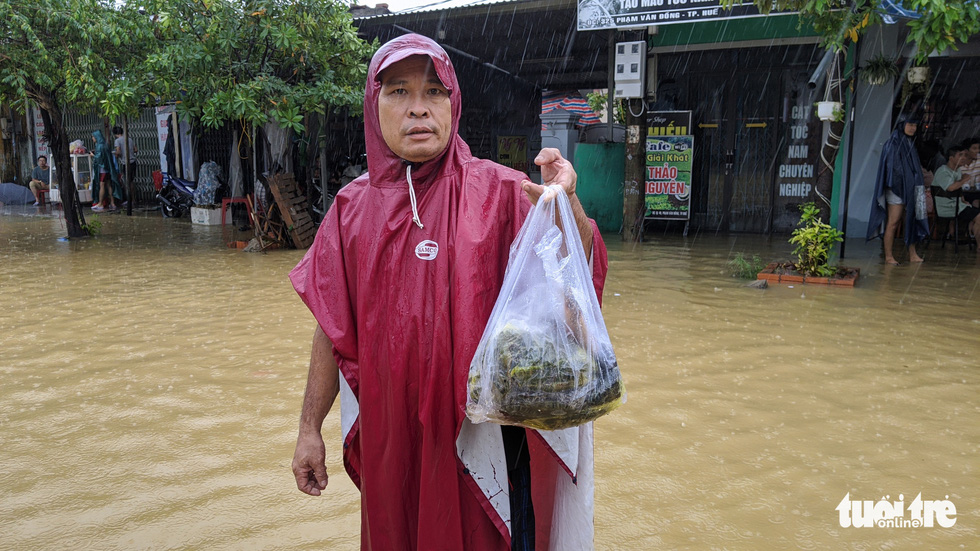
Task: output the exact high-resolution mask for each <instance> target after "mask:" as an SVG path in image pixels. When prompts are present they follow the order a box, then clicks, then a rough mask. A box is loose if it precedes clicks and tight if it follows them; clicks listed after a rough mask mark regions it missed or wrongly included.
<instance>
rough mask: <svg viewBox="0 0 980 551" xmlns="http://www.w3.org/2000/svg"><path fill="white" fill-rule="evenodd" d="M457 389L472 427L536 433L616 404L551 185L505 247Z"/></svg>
mask: <svg viewBox="0 0 980 551" xmlns="http://www.w3.org/2000/svg"><path fill="white" fill-rule="evenodd" d="M556 210H557V216H556ZM556 220H558V221H560V224H561V227H563V228H569V231H567V232H565V233H563V232H562V231H561V230H560V229H559V226H558V225H556ZM467 387H468V388H467V391H468V392H467V401H466V414H467V416H468V417H469V418H470V420H471V421H473V422H474V423H480V422H483V421H492V422H495V423H500V424H504V425H518V426H522V427H528V428H533V429H541V430H557V429H564V428H569V427H574V426H578V425H581V424H584V423H587V422H589V421H592V420H594V419H596V418H598V417H600V416H602V415H605V414H606V413H608V412H610V411H612V410H613V409H615V408H617V407H618V406H619V405H621V404H623V403H625V402H626V392H625V389H624V388H623V382H622V377H621V376H620V372H619V365H618V364H617V362H616V355H615V354H614V353H613V349H612V344H611V343H610V341H609V334H608V332H607V331H606V325H605V322H604V321H603V319H602V313H601V312H600V311H599V301H598V299H597V298H596V294H595V288H594V287H593V285H592V270H591V269H590V268H589V264H588V261H587V259H586V256H585V251H584V250H583V248H582V241H581V238H580V237H579V234H578V231H577V230H576V225H575V218H574V215H573V214H572V207H571V203H570V202H569V200H568V196H567V195H565V191H564V190H563V189H562V188H561V187H560V186H549V187H548V189H547V191H546V192H545V194H543V195H542V196H541V198H540V199H538V203H537V205H536V206H535V207H534V208H533V209H531V212H530V214H529V215H528V217H527V220H525V221H524V225H523V226H522V227H521V230H520V232H519V233H518V235H517V238H516V239H515V240H514V243H513V244H512V245H511V249H510V258H509V259H508V262H507V271H506V273H505V274H504V282H503V286H502V287H501V290H500V295H499V296H498V297H497V302H496V303H495V304H494V307H493V311H492V312H491V314H490V320H489V321H488V322H487V328H486V329H485V330H484V332H483V336H482V337H481V338H480V344H479V345H478V346H477V349H476V354H475V355H474V357H473V361H472V362H471V363H470V370H469V379H468V385H467Z"/></svg>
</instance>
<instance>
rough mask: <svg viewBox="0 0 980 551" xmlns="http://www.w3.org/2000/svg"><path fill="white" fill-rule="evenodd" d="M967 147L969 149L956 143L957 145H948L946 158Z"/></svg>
mask: <svg viewBox="0 0 980 551" xmlns="http://www.w3.org/2000/svg"><path fill="white" fill-rule="evenodd" d="M967 149H969V148H968V147H963V146H962V145H958V144H957V145H951V146H949V149H947V150H946V158H947V159H951V158H952V157H953V155H956V154H957V153H959V152H960V151H966V150H967Z"/></svg>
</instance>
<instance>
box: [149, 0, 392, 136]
mask: <svg viewBox="0 0 980 551" xmlns="http://www.w3.org/2000/svg"><path fill="white" fill-rule="evenodd" d="M149 9H151V10H152V12H153V13H155V14H157V18H158V19H157V21H158V37H159V38H160V40H161V41H162V48H161V49H160V50H159V51H158V52H157V53H155V54H153V55H151V56H149V57H148V58H147V62H146V65H145V69H144V72H145V74H147V75H149V76H150V77H151V78H150V82H151V86H150V92H151V94H153V95H154V97H156V98H159V99H161V100H176V101H177V112H178V114H179V115H182V116H184V117H189V118H191V119H193V120H197V121H200V122H201V123H203V124H204V125H206V126H210V127H217V126H220V125H221V124H222V123H224V122H225V121H233V122H239V123H241V125H242V126H243V127H245V126H246V124H252V125H261V124H264V123H266V122H267V121H270V120H272V121H276V122H277V123H279V125H280V126H282V127H283V128H288V129H292V130H294V131H296V132H302V131H303V129H304V127H303V120H304V116H305V115H306V114H311V113H320V114H323V113H325V112H326V111H327V110H328V109H331V108H349V109H351V110H353V111H355V112H356V111H358V110H359V109H360V106H361V101H362V97H363V93H364V79H365V78H366V76H367V61H368V60H369V59H370V56H371V54H372V53H373V50H374V46H373V45H371V44H368V43H366V42H364V41H363V40H361V39H360V38H358V36H357V31H356V29H354V27H353V26H352V24H351V21H352V20H351V16H350V12H349V11H348V9H347V6H346V5H344V4H340V3H338V2H336V1H334V0H296V1H293V2H281V1H279V0H156V1H155V3H153V4H152V5H151V6H149Z"/></svg>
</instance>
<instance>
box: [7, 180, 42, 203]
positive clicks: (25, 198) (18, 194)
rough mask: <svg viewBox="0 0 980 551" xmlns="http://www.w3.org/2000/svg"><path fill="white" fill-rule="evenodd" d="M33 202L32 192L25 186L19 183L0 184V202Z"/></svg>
mask: <svg viewBox="0 0 980 551" xmlns="http://www.w3.org/2000/svg"><path fill="white" fill-rule="evenodd" d="M33 202H34V194H33V193H31V190H30V189H28V188H26V187H25V186H22V185H19V184H9V183H4V184H0V203H3V204H4V205H30V204H31V203H33Z"/></svg>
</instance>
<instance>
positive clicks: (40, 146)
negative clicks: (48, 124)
mask: <svg viewBox="0 0 980 551" xmlns="http://www.w3.org/2000/svg"><path fill="white" fill-rule="evenodd" d="M31 114H32V117H31V118H33V119H34V120H33V125H34V128H33V130H34V132H33V134H34V153H35V154H34V159H35V160H37V158H38V157H40V156H41V155H44V156H46V157H48V160H49V162H53V159H51V152H50V151H49V150H48V140H46V139H44V119H43V118H41V110H40V109H38V108H37V107H36V106H32V107H31Z"/></svg>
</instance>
